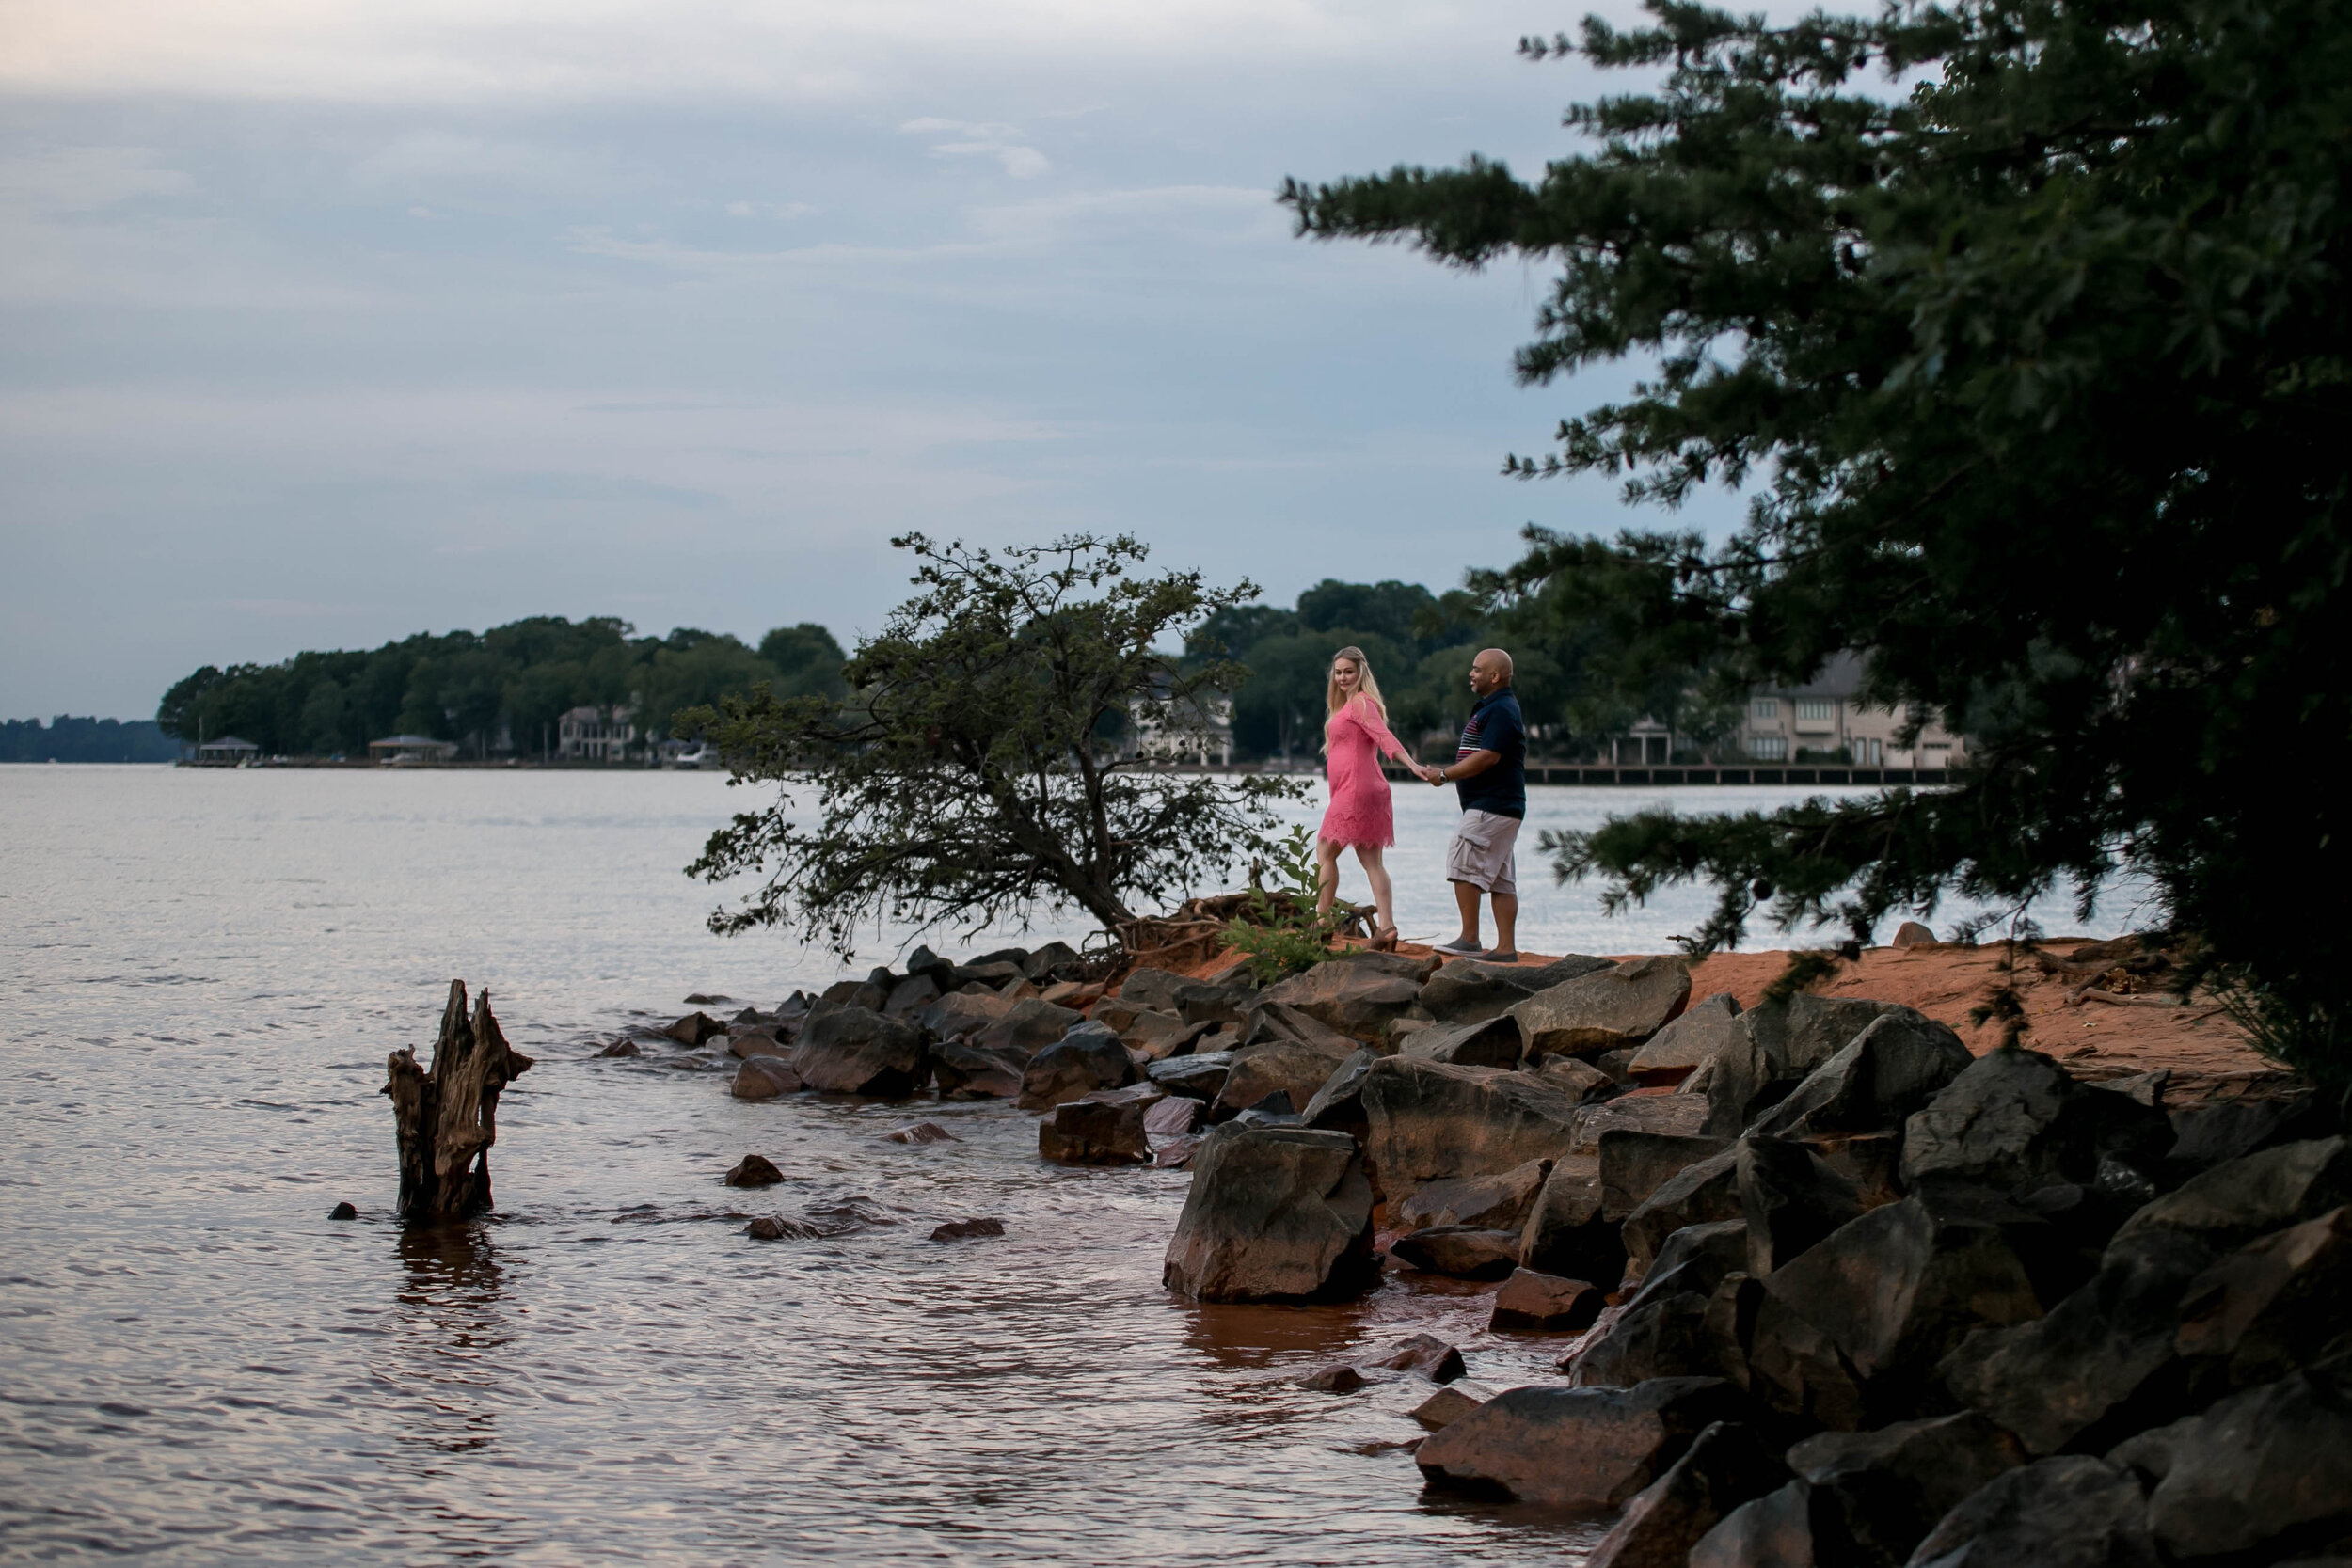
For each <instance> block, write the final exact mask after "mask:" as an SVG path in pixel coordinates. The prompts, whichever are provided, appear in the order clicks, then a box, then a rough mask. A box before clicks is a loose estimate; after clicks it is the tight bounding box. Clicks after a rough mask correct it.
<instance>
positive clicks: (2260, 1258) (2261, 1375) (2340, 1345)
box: [2174, 1208, 2352, 1388]
mask: <svg viewBox="0 0 2352 1568" xmlns="http://www.w3.org/2000/svg"><path fill="white" fill-rule="evenodd" d="M2347 1303H2352V1208H2345V1209H2331V1210H2329V1211H2328V1212H2327V1213H2325V1214H2322V1215H2320V1216H2319V1218H2317V1219H2315V1220H2305V1221H2304V1222H2303V1223H2302V1224H2301V1225H2296V1226H2289V1227H2287V1228H2286V1229H2284V1230H2281V1231H2278V1232H2276V1233H2274V1234H2272V1235H2269V1236H2265V1237H2262V1238H2260V1239H2259V1240H2256V1241H2252V1242H2249V1243H2247V1244H2246V1245H2244V1246H2242V1247H2240V1248H2238V1250H2237V1251H2235V1252H2233V1253H2232V1254H2231V1255H2230V1256H2229V1257H2227V1258H2224V1259H2221V1260H2220V1261H2219V1262H2217V1263H2216V1264H2215V1265H2214V1266H2213V1267H2212V1268H2210V1269H2208V1270H2206V1271H2205V1272H2204V1274H2202V1275H2200V1276H2199V1277H2198V1278H2197V1280H2196V1281H2195V1282H2194V1283H2193V1284H2191V1285H2190V1287H2189V1289H2188V1293H2187V1294H2186V1295H2185V1296H2184V1297H2183V1298H2182V1301H2181V1332H2180V1335H2179V1337H2178V1338H2176V1339H2175V1340H2174V1344H2175V1345H2176V1346H2177V1347H2178V1349H2179V1350H2180V1353H2181V1355H2182V1357H2183V1359H2184V1360H2185V1361H2186V1362H2187V1363H2188V1367H2189V1372H2190V1376H2191V1377H2192V1378H2193V1379H2194V1380H2195V1381H2196V1382H2197V1383H2198V1384H2199V1385H2200V1386H2204V1387H2236V1388H2243V1387H2246V1386H2249V1385H2252V1384H2256V1383H2267V1382H2270V1381H2271V1380H2273V1379H2274V1378H2280V1377H2284V1376H2286V1375H2287V1374H2288V1373H2289V1372H2292V1371H2294V1370H2296V1369H2297V1368H2298V1367H2304V1366H2310V1365H2312V1364H2314V1363H2316V1362H2319V1361H2322V1360H2325V1359H2327V1358H2328V1357H2331V1356H2334V1355H2336V1354H2340V1353H2343V1352H2344V1351H2347V1350H2352V1314H2347V1312H2346V1310H2345V1307H2346V1304H2347Z"/></svg>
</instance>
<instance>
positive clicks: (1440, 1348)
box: [1373, 1334, 1463, 1383]
mask: <svg viewBox="0 0 2352 1568" xmlns="http://www.w3.org/2000/svg"><path fill="white" fill-rule="evenodd" d="M1373 1365H1374V1366H1375V1367H1385V1368H1387V1369H1388V1370H1390V1371H1392V1372H1416V1373H1418V1374H1420V1375H1421V1376H1422V1377H1425V1378H1427V1379H1428V1380H1429V1381H1430V1382H1432V1383H1452V1382H1453V1381H1454V1379H1455V1378H1457V1377H1460V1376H1461V1375H1462V1372H1463V1367H1462V1353H1461V1352H1460V1351H1458V1350H1456V1349H1454V1347H1453V1346H1452V1345H1449V1344H1447V1343H1446V1342H1445V1341H1444V1340H1443V1339H1440V1338H1438V1337H1437V1336H1436V1335H1434V1334H1413V1335H1408V1336H1406V1338H1402V1339H1399V1340H1398V1341H1397V1342H1396V1343H1395V1344H1393V1345H1391V1346H1390V1347H1389V1348H1388V1350H1387V1351H1386V1352H1384V1353H1383V1354H1382V1355H1381V1357H1380V1359H1379V1360H1377V1361H1375V1362H1374V1363H1373Z"/></svg>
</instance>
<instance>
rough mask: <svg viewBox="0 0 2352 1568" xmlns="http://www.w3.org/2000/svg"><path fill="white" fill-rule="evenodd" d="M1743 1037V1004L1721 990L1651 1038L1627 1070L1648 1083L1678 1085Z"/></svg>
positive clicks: (1628, 1065)
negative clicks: (1741, 1011) (1741, 1006)
mask: <svg viewBox="0 0 2352 1568" xmlns="http://www.w3.org/2000/svg"><path fill="white" fill-rule="evenodd" d="M1739 1037H1740V1002H1739V999H1738V998H1737V997H1735V996H1733V995H1732V994H1731V993H1730V992H1729V991H1718V992H1716V993H1715V994H1714V995H1713V996H1710V997H1708V999H1707V1000H1706V1001H1704V1002H1700V1003H1695V1004H1693V1005H1692V1006H1690V1007H1688V1008H1686V1009H1684V1011H1683V1014H1682V1016H1681V1017H1680V1018H1677V1019H1676V1020H1675V1021H1674V1022H1671V1023H1669V1024H1667V1025H1666V1026H1665V1027H1664V1028H1662V1029H1661V1030H1659V1031H1658V1033H1657V1034H1655V1035H1652V1036H1651V1037H1649V1040H1648V1042H1647V1043H1645V1045H1644V1046H1643V1047H1642V1048H1641V1049H1640V1050H1639V1051H1636V1052H1635V1053H1633V1059H1632V1060H1631V1061H1629V1062H1628V1063H1627V1064H1626V1070H1627V1071H1628V1073H1629V1074H1630V1075H1631V1076H1632V1077H1634V1078H1635V1079H1638V1080H1639V1081H1641V1082H1643V1083H1645V1084H1676V1083H1679V1082H1681V1081H1682V1080H1683V1079H1685V1078H1688V1077H1689V1076H1690V1075H1691V1074H1692V1073H1694V1072H1696V1071H1697V1070H1698V1069H1701V1068H1703V1067H1705V1066H1706V1065H1707V1064H1708V1063H1709V1062H1711V1061H1713V1060H1714V1059H1715V1057H1716V1055H1717V1053H1720V1052H1721V1051H1722V1050H1723V1049H1724V1047H1725V1046H1727V1045H1730V1044H1732V1043H1733V1042H1734V1041H1735V1040H1737V1039H1738V1038H1739Z"/></svg>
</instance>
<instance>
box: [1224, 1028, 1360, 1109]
mask: <svg viewBox="0 0 2352 1568" xmlns="http://www.w3.org/2000/svg"><path fill="white" fill-rule="evenodd" d="M1354 1049H1355V1048H1354V1047H1353V1046H1352V1045H1351V1044H1350V1043H1349V1042H1348V1041H1346V1040H1341V1041H1338V1042H1337V1043H1336V1044H1334V1045H1330V1046H1325V1045H1320V1044H1310V1043H1308V1042H1307V1041H1304V1040H1295V1039H1270V1040H1266V1041H1263V1042H1262V1043H1260V1044H1257V1045H1246V1046H1244V1047H1242V1048H1241V1049H1240V1050H1239V1051H1236V1052H1234V1053H1233V1060H1232V1066H1231V1067H1230V1068H1228V1069H1227V1070H1226V1078H1225V1083H1224V1086H1223V1087H1221V1088H1219V1089H1218V1090H1217V1092H1216V1101H1215V1102H1214V1108H1213V1110H1212V1112H1211V1115H1212V1116H1213V1117H1230V1116H1232V1115H1235V1114H1237V1113H1239V1112H1242V1111H1246V1110H1248V1109H1249V1107H1250V1106H1252V1105H1255V1104H1257V1103H1258V1102H1259V1101H1263V1099H1265V1097H1266V1096H1268V1095H1270V1094H1287V1095H1288V1096H1290V1102H1291V1104H1293V1105H1294V1106H1297V1105H1306V1104H1311V1102H1312V1101H1313V1100H1314V1097H1315V1091H1316V1090H1318V1089H1320V1088H1322V1087H1323V1085H1325V1084H1326V1083H1328V1082H1329V1081H1330V1078H1331V1074H1332V1073H1334V1072H1336V1071H1338V1070H1339V1068H1340V1065H1341V1064H1342V1063H1343V1062H1345V1061H1346V1060H1347V1059H1348V1057H1349V1056H1350V1055H1352V1054H1353V1053H1354Z"/></svg>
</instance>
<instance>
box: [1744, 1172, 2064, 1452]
mask: <svg viewBox="0 0 2352 1568" xmlns="http://www.w3.org/2000/svg"><path fill="white" fill-rule="evenodd" d="M2046 1235H2047V1227H2045V1226H2042V1224H2041V1222H2039V1221H2037V1220H2036V1219H2034V1217H2033V1216H2032V1215H2030V1214H2028V1213H2026V1212H2024V1211H2023V1210H2020V1209H2017V1208H2015V1207H2014V1206H2012V1205H2010V1204H2007V1203H2004V1202H2002V1201H2000V1200H1999V1199H1997V1198H1995V1197H1994V1196H1990V1195H1987V1194H1982V1193H1977V1192H1971V1191H1966V1190H1963V1189H1930V1190H1927V1191H1923V1192H1917V1193H1914V1194H1912V1196H1909V1197H1907V1198H1905V1199H1904V1200H1903V1201H1902V1202H1900V1203H1890V1204H1887V1205H1886V1206H1884V1207H1883V1208H1879V1209H1873V1210H1872V1211H1870V1212H1868V1213H1867V1214H1864V1215H1863V1216H1862V1217H1861V1218H1860V1219H1857V1220H1854V1221H1852V1222H1851V1224H1848V1225H1846V1226H1844V1227H1840V1228H1839V1229H1838V1230H1837V1231H1836V1232H1835V1233H1833V1234H1832V1235H1831V1236H1830V1237H1829V1238H1828V1239H1827V1240H1825V1241H1823V1242H1821V1243H1820V1244H1819V1245H1817V1246H1815V1247H1813V1248H1811V1249H1810V1250H1809V1251H1806V1252H1804V1254H1802V1255H1800V1256H1799V1257H1798V1258H1797V1259H1794V1260H1793V1261H1791V1262H1788V1263H1785V1264H1783V1265H1782V1266H1781V1267H1779V1268H1777V1269H1775V1270H1773V1271H1772V1274H1770V1275H1766V1276H1765V1278H1764V1281H1763V1289H1764V1294H1763V1299H1762V1301H1761V1302H1760V1303H1759V1305H1758V1307H1757V1308H1756V1325H1755V1330H1754V1337H1753V1341H1752V1343H1751V1345H1750V1347H1749V1351H1748V1357H1747V1360H1748V1371H1749V1378H1750V1386H1751V1388H1753V1389H1754V1390H1755V1391H1756V1392H1757V1393H1758V1394H1759V1395H1760V1396H1762V1397H1763V1398H1764V1399H1765V1400H1766V1401H1767V1402H1770V1403H1771V1404H1772V1406H1773V1407H1774V1408H1776V1409H1779V1410H1782V1411H1784V1412H1786V1413H1788V1414H1790V1415H1793V1416H1800V1417H1804V1418H1810V1419H1813V1420H1816V1421H1819V1422H1820V1424H1821V1425H1823V1426H1825V1427H1829V1428H1832V1429H1833V1430H1836V1431H1844V1432H1851V1431H1855V1430H1857V1429H1859V1428H1862V1427H1866V1426H1871V1425H1875V1424H1879V1423H1880V1422H1883V1421H1885V1420H1889V1419H1899V1418H1907V1417H1910V1416H1914V1415H1917V1414H1919V1413H1920V1407H1921V1402H1923V1401H1924V1400H1927V1399H1929V1398H1930V1397H1931V1395H1932V1393H1933V1391H1934V1387H1935V1384H1934V1368H1935V1365H1936V1363H1937V1362H1938V1361H1939V1360H1941V1359H1942V1358H1943V1357H1944V1355H1945V1354H1947V1353H1948V1352H1949V1351H1951V1350H1952V1349H1953V1348H1954V1347H1955V1346H1956V1345H1957V1344H1959V1342H1960V1341H1961V1340H1962V1339H1963V1338H1965V1337H1966V1336H1967V1334H1968V1333H1970V1332H1971V1331H1972V1330H1974V1329H1976V1328H1978V1327H1998V1326H2002V1325H2005V1324H2009V1323H2024V1322H2026V1321H2029V1320H2031V1319H2034V1318H2038V1317H2040V1316H2042V1298H2041V1297H2040V1295H2039V1294H2038V1293H2037V1292H2036V1290H2035V1287H2034V1283H2033V1278H2032V1275H2031V1274H2030V1272H2029V1271H2028V1267H2027V1264H2026V1259H2025V1258H2024V1257H2021V1255H2020V1254H2021V1249H2023V1250H2024V1251H2026V1252H2030V1251H2032V1250H2033V1249H2034V1248H2035V1247H2037V1246H2039V1245H2041V1244H2042V1243H2044V1242H2045V1240H2046Z"/></svg>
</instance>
